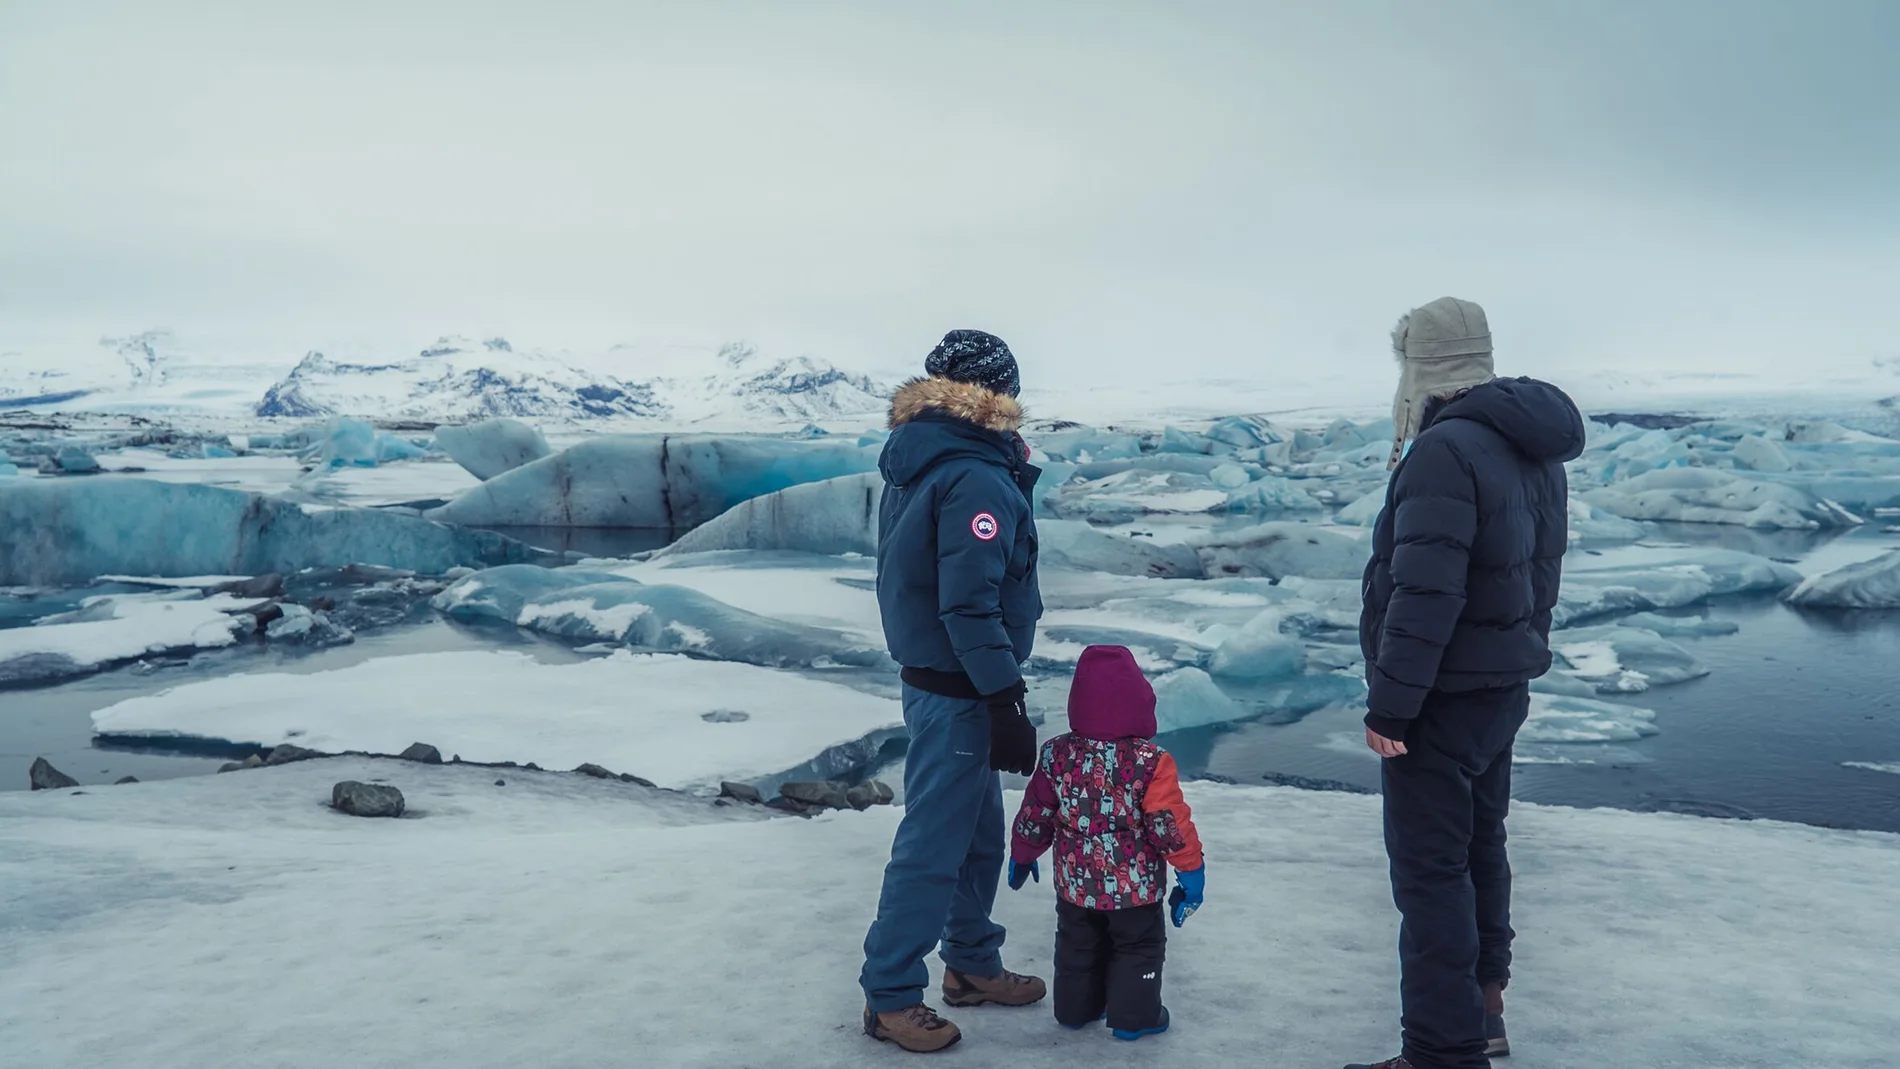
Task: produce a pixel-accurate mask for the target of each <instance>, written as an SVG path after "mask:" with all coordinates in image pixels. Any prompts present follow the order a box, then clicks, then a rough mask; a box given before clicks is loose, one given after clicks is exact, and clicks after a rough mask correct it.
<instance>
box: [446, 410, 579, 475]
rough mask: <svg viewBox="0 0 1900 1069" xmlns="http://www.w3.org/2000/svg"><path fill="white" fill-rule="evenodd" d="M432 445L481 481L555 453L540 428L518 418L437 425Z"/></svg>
mask: <svg viewBox="0 0 1900 1069" xmlns="http://www.w3.org/2000/svg"><path fill="white" fill-rule="evenodd" d="M435 444H436V445H438V446H440V447H441V448H442V451H443V452H445V453H447V454H448V455H449V459H451V460H453V461H455V462H456V463H457V464H460V465H461V466H462V467H463V468H464V469H465V470H466V471H467V472H468V473H469V474H470V475H473V476H475V477H476V478H477V479H482V480H484V481H485V480H488V479H492V478H494V477H495V476H497V475H500V474H502V473H503V472H509V471H513V470H515V469H516V468H518V467H520V466H522V465H523V464H529V463H532V462H534V461H537V460H540V459H541V458H542V457H545V456H548V455H550V454H552V453H553V452H554V451H553V450H552V449H550V448H548V440H547V439H546V438H544V437H542V435H541V432H540V431H538V430H535V429H534V428H533V427H530V426H528V425H527V424H526V423H523V422H521V421H520V420H518V419H486V420H483V421H481V422H480V423H470V424H467V425H465V426H461V427H437V428H436V429H435Z"/></svg>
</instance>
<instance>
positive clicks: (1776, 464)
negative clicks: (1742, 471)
mask: <svg viewBox="0 0 1900 1069" xmlns="http://www.w3.org/2000/svg"><path fill="white" fill-rule="evenodd" d="M1734 456H1735V462H1736V463H1737V464H1739V465H1741V466H1742V467H1745V468H1747V469H1749V470H1750V471H1788V470H1791V469H1792V468H1793V467H1794V461H1792V460H1790V459H1788V451H1787V450H1786V449H1783V448H1782V447H1781V446H1780V445H1779V444H1778V443H1776V442H1771V441H1769V440H1768V439H1767V438H1765V437H1763V436H1761V435H1759V434H1750V435H1747V436H1745V437H1743V438H1742V439H1741V440H1739V441H1737V442H1736V443H1735V452H1734Z"/></svg>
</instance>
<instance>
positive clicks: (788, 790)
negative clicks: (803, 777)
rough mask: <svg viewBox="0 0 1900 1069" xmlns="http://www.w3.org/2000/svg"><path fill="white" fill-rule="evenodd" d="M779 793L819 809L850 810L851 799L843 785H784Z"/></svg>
mask: <svg viewBox="0 0 1900 1069" xmlns="http://www.w3.org/2000/svg"><path fill="white" fill-rule="evenodd" d="M778 792H779V793H780V794H781V795H784V796H785V797H786V798H789V799H791V800H792V801H794V802H799V803H801V804H803V805H807V806H814V807H816V808H819V809H849V808H851V798H850V796H849V795H848V794H847V793H846V791H845V786H844V784H842V783H835V782H833V781H831V780H818V781H815V782H811V783H782V784H780V785H779V789H778Z"/></svg>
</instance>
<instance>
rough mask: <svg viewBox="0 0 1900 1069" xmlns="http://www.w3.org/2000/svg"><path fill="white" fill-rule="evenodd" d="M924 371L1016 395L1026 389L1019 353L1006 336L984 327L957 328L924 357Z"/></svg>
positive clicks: (942, 377)
mask: <svg viewBox="0 0 1900 1069" xmlns="http://www.w3.org/2000/svg"><path fill="white" fill-rule="evenodd" d="M924 371H925V372H926V373H928V374H930V375H934V376H936V377H937V378H940V379H949V380H950V381H952V382H967V383H970V384H972V385H975V386H981V387H983V388H984V389H986V390H988V391H990V392H991V393H1000V394H1002V395H1004V396H1005V397H1015V396H1016V395H1017V394H1019V393H1021V392H1022V388H1023V384H1022V377H1021V375H1020V374H1019V373H1018V371H1017V368H1016V357H1015V355H1014V354H1013V353H1011V352H1010V351H1009V346H1007V345H1005V344H1003V339H1001V338H999V337H997V336H996V335H994V334H985V333H984V332H983V331H980V330H953V331H951V332H950V333H948V334H945V335H944V336H943V340H942V341H940V342H938V343H937V347H936V348H935V349H932V350H930V355H929V356H927V357H925V358H924Z"/></svg>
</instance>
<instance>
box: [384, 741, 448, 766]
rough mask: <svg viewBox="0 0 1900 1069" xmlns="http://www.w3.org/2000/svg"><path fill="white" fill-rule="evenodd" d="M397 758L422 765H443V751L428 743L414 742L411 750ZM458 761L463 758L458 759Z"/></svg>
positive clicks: (405, 751)
mask: <svg viewBox="0 0 1900 1069" xmlns="http://www.w3.org/2000/svg"><path fill="white" fill-rule="evenodd" d="M396 756H398V757H400V758H402V759H403V760H404V761H414V762H416V763H417V764H420V765H439V764H441V763H442V751H441V750H438V749H436V748H435V747H433V746H431V745H429V744H428V743H426V742H412V743H410V744H409V748H408V749H407V750H404V751H403V752H402V753H400V754H397V755H396ZM456 760H457V761H460V760H461V758H460V757H457V758H456Z"/></svg>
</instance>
